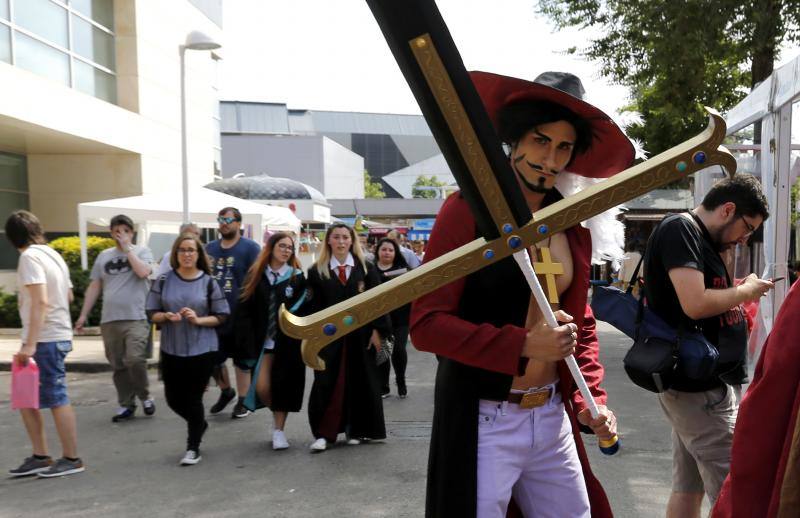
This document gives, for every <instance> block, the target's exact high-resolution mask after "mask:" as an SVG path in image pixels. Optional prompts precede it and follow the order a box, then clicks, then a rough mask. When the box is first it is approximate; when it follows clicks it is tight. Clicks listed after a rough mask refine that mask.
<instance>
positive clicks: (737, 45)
mask: <svg viewBox="0 0 800 518" xmlns="http://www.w3.org/2000/svg"><path fill="white" fill-rule="evenodd" d="M539 10H540V12H542V13H543V14H545V15H547V16H548V17H549V18H550V19H551V20H553V21H554V22H555V23H556V25H557V26H558V27H561V28H563V27H579V28H587V27H593V28H595V29H597V33H598V34H600V36H599V37H598V38H596V39H594V40H593V41H591V43H590V44H589V46H588V48H586V49H580V50H579V49H574V48H573V49H569V52H582V53H583V54H584V55H585V56H586V57H588V58H589V59H591V60H595V61H597V62H599V63H600V65H601V73H602V75H604V76H606V77H608V78H610V79H611V80H612V81H614V82H616V83H619V84H621V85H624V86H627V87H629V88H630V90H631V104H630V106H628V107H626V108H627V109H630V110H634V111H638V112H639V113H641V114H642V118H643V121H644V123H643V124H642V125H640V126H634V127H632V128H629V129H628V133H629V135H630V136H632V137H634V138H638V139H640V140H641V141H642V142H643V143H644V147H645V149H647V150H648V152H650V154H651V155H653V154H657V153H660V152H662V151H664V150H666V149H668V148H670V147H672V146H674V145H675V144H677V143H679V142H681V141H683V140H686V139H687V138H689V137H691V136H693V135H695V134H697V133H699V132H700V131H701V130H702V128H704V127H705V125H706V121H707V119H706V116H705V114H704V112H703V106H711V107H714V108H716V109H717V110H720V111H725V110H727V109H729V108H731V107H733V106H734V105H735V104H736V103H737V102H739V101H740V100H741V99H742V98H743V97H744V96H745V95H746V94H747V92H748V91H749V90H750V89H751V88H752V87H753V86H754V85H755V84H757V83H759V82H760V81H762V80H764V79H765V78H766V77H768V76H769V74H770V73H771V72H772V68H773V65H774V61H775V58H776V57H777V55H778V51H779V48H780V45H781V43H784V42H797V41H798V26H799V25H800V2H798V1H797V0H751V1H749V2H742V1H741V0H681V1H680V2H660V1H641V0H539Z"/></svg>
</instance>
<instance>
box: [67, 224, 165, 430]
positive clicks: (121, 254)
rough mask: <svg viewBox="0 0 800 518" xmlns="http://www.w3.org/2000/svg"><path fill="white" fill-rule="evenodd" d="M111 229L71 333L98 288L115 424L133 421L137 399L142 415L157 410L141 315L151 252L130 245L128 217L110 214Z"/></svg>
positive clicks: (80, 325) (147, 326)
mask: <svg viewBox="0 0 800 518" xmlns="http://www.w3.org/2000/svg"><path fill="white" fill-rule="evenodd" d="M110 227H111V237H112V238H113V239H114V241H116V246H114V247H113V248H108V249H106V250H103V251H102V252H100V253H99V254H98V255H97V259H96V260H95V262H94V266H93V267H92V273H91V279H92V282H91V283H89V286H88V287H87V288H86V293H85V298H84V299H83V308H82V309H81V314H80V317H78V320H77V321H76V322H75V330H76V331H81V330H82V329H83V326H84V325H85V324H86V319H87V317H88V316H89V312H91V311H92V307H93V306H94V303H95V302H97V298H98V296H99V295H100V291H101V290H102V292H103V310H102V313H101V317H100V332H101V333H102V335H103V345H104V346H105V350H106V358H107V359H108V363H110V364H111V368H112V369H113V371H114V374H113V379H114V386H115V387H116V389H117V401H118V402H119V408H118V409H117V412H116V414H114V416H113V417H112V418H111V420H112V421H113V422H115V423H117V422H120V421H125V420H128V419H130V418H131V417H133V415H134V413H135V412H136V400H135V398H136V397H138V398H139V400H141V402H142V407H143V408H144V413H145V415H153V414H154V413H155V411H156V406H155V403H154V402H153V399H152V398H151V397H150V390H149V386H150V382H149V381H148V379H147V354H148V347H147V342H148V335H149V333H150V324H149V323H148V322H147V315H146V314H145V312H144V302H145V299H146V298H147V292H148V291H149V289H150V283H149V281H148V276H149V275H150V272H151V270H152V264H153V253H152V252H151V251H150V249H149V248H147V247H146V246H139V245H134V244H133V221H131V218H129V217H128V216H125V215H124V214H120V215H117V216H114V217H113V218H111V225H110Z"/></svg>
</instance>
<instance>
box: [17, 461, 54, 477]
mask: <svg viewBox="0 0 800 518" xmlns="http://www.w3.org/2000/svg"><path fill="white" fill-rule="evenodd" d="M52 465H53V459H51V458H50V457H47V458H44V459H37V458H36V457H34V456H30V457H28V458H27V459H25V460H24V461H23V462H22V464H20V466H19V467H18V468H15V469H10V470H8V474H9V475H11V476H12V477H27V476H30V475H35V474H37V473H41V472H42V471H46V470H48V469H50V466H52Z"/></svg>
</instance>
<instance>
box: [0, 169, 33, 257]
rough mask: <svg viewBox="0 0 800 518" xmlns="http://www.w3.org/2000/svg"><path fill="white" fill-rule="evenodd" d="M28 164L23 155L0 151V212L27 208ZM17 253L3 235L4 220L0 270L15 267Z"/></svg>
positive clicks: (2, 233)
mask: <svg viewBox="0 0 800 518" xmlns="http://www.w3.org/2000/svg"><path fill="white" fill-rule="evenodd" d="M29 204H30V203H29V198H28V166H27V161H26V160H25V157H24V156H19V155H11V154H8V153H0V214H4V215H5V216H4V217H6V216H8V215H9V214H10V213H11V212H13V211H15V210H20V209H25V210H28V209H29ZM18 257H19V254H18V253H17V251H16V250H15V249H14V247H13V246H11V243H9V242H8V239H6V235H5V220H3V221H2V224H0V270H13V269H15V268H16V267H17V258H18Z"/></svg>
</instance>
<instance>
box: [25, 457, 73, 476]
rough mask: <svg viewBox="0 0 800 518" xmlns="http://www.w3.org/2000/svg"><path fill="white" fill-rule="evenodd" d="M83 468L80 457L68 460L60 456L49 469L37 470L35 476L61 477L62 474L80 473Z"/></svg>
mask: <svg viewBox="0 0 800 518" xmlns="http://www.w3.org/2000/svg"><path fill="white" fill-rule="evenodd" d="M84 469H85V468H84V467H83V461H82V460H81V459H75V460H69V459H65V458H63V457H62V458H60V459H58V460H57V461H56V463H55V464H53V465H52V466H50V469H48V470H47V471H42V472H39V473H37V474H36V476H38V477H41V478H54V477H63V476H64V475H72V474H73V473H80V472H81V471H83V470H84Z"/></svg>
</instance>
